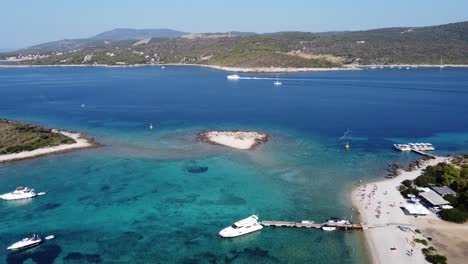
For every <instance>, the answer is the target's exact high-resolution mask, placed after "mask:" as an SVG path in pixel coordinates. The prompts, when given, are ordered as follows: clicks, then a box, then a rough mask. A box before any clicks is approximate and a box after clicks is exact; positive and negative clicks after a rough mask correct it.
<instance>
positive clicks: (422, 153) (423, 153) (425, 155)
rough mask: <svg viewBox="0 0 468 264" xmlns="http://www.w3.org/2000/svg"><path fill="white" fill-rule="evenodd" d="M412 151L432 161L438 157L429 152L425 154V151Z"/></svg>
mask: <svg viewBox="0 0 468 264" xmlns="http://www.w3.org/2000/svg"><path fill="white" fill-rule="evenodd" d="M411 151H413V152H414V153H417V154H419V155H422V156H424V157H429V158H431V159H435V158H436V156H434V155H432V154H429V153H427V152H424V151H421V150H415V149H412V150H411Z"/></svg>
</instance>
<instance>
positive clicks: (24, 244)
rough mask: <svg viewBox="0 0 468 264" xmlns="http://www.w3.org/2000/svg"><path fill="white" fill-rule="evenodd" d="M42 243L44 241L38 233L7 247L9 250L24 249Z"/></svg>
mask: <svg viewBox="0 0 468 264" xmlns="http://www.w3.org/2000/svg"><path fill="white" fill-rule="evenodd" d="M41 243H42V239H41V238H40V237H39V236H38V235H33V236H32V237H26V238H23V239H22V240H20V241H18V242H16V243H14V244H13V245H11V246H9V247H7V250H22V249H27V248H32V247H35V246H38V245H39V244H41Z"/></svg>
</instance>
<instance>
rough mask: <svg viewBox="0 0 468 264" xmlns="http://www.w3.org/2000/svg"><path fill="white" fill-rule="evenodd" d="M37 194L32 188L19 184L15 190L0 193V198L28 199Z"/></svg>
mask: <svg viewBox="0 0 468 264" xmlns="http://www.w3.org/2000/svg"><path fill="white" fill-rule="evenodd" d="M36 196H37V194H36V193H35V192H34V189H31V188H28V187H23V186H20V187H18V188H16V190H14V191H12V192H10V193H5V194H2V195H0V199H3V200H19V199H29V198H34V197H36Z"/></svg>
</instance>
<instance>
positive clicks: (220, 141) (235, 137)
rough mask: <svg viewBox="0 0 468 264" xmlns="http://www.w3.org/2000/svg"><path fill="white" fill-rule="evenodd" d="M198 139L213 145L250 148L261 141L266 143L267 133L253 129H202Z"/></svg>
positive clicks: (241, 148)
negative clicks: (246, 130)
mask: <svg viewBox="0 0 468 264" xmlns="http://www.w3.org/2000/svg"><path fill="white" fill-rule="evenodd" d="M198 139H200V140H201V141H202V142H207V143H210V144H214V145H223V146H226V147H230V148H234V149H239V150H251V149H254V148H255V147H256V146H258V145H259V144H261V143H266V142H267V141H268V139H269V135H268V134H265V133H261V132H255V131H249V132H245V131H204V132H201V133H199V134H198Z"/></svg>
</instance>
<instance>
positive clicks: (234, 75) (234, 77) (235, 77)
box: [227, 74, 240, 80]
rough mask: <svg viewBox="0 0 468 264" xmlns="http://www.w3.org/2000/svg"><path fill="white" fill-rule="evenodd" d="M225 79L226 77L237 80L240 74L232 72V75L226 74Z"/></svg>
mask: <svg viewBox="0 0 468 264" xmlns="http://www.w3.org/2000/svg"><path fill="white" fill-rule="evenodd" d="M227 79H228V80H239V79H240V76H239V75H237V74H232V75H228V76H227Z"/></svg>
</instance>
